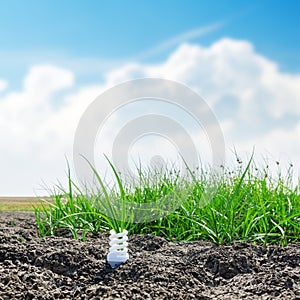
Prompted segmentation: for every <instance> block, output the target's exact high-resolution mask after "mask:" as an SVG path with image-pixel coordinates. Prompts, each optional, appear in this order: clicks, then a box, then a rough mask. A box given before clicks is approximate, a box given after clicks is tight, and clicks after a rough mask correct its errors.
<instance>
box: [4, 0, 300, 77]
mask: <svg viewBox="0 0 300 300" xmlns="http://www.w3.org/2000/svg"><path fill="white" fill-rule="evenodd" d="M0 4H1V9H0V37H1V43H0V45H1V48H0V50H1V52H0V55H1V56H2V58H1V64H2V66H1V69H0V75H1V76H5V75H8V76H9V77H10V78H13V77H14V76H15V74H14V70H15V71H17V72H18V71H23V72H24V68H26V67H28V64H30V63H32V62H35V63H36V62H45V61H63V60H68V59H69V60H71V58H73V59H75V58H89V59H91V58H93V59H98V60H99V61H100V62H102V63H103V65H106V64H107V63H108V62H111V63H114V62H115V61H116V60H127V59H138V58H139V57H140V54H142V53H143V52H147V51H148V50H149V49H152V48H153V47H155V46H157V45H159V44H161V43H164V42H165V41H166V40H168V39H171V38H173V37H174V36H177V35H180V34H182V33H185V32H188V31H190V30H193V29H195V28H199V27H202V26H207V25H211V24H216V23H218V24H220V27H219V28H218V29H216V30H215V31H213V32H211V33H210V34H207V35H205V36H200V37H198V38H197V37H195V38H193V39H191V40H192V41H193V42H201V44H203V45H208V44H210V43H212V42H213V41H214V40H216V39H219V38H221V37H224V36H230V37H232V38H236V39H247V40H250V41H251V42H252V43H253V44H254V45H255V48H256V49H257V51H258V52H260V53H262V54H264V55H266V56H268V57H269V58H271V59H273V60H275V61H277V62H278V63H279V64H280V67H281V68H282V70H288V71H291V72H297V71H299V69H300V58H299V52H300V34H299V31H300V29H299V27H300V25H299V18H298V16H299V11H300V3H299V1H295V0H294V1H293V0H291V1H287V2H285V3H283V2H282V1H279V0H275V1H270V0H269V1H266V0H261V1H260V0H256V1H224V0H220V1H216V0H212V1H176V0H175V1H174V0H173V1H169V0H164V1H159V2H158V1H122V0H119V1H115V0H112V1H91V0H90V1H87V2H82V1H69V0H66V1H58V0H54V1H33V0H27V1H17V0H11V1H5V0H1V1H0ZM176 46H177V45H173V47H172V45H170V47H167V49H163V50H162V51H159V52H156V53H153V54H152V55H150V56H148V57H145V58H144V60H146V61H159V60H161V59H163V58H165V57H166V56H167V55H168V54H169V53H170V51H171V50H173V49H174V48H175V47H176ZM6 55H7V56H8V58H6V59H5V56H6Z"/></svg>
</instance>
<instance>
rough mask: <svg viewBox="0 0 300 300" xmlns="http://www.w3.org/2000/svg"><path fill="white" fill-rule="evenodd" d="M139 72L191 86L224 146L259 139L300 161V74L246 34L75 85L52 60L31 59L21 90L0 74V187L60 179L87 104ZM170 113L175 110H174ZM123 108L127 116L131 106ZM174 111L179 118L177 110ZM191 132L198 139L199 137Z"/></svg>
mask: <svg viewBox="0 0 300 300" xmlns="http://www.w3.org/2000/svg"><path fill="white" fill-rule="evenodd" d="M142 77H159V78H166V79H171V80H175V81H179V82H181V83H183V84H185V85H187V86H189V87H191V88H192V89H194V90H196V91H197V92H198V93H199V94H200V95H201V96H202V97H203V98H204V99H205V100H206V101H207V103H208V104H209V105H210V107H211V108H212V109H213V111H214V112H215V114H216V116H217V118H218V120H219V122H220V124H221V126H222V128H223V132H224V136H225V140H226V146H227V149H232V147H233V146H235V147H236V148H237V149H241V150H242V151H247V152H248V153H250V152H251V151H252V147H253V146H256V152H259V153H263V152H265V153H271V155H272V156H273V157H274V159H280V158H281V157H286V158H287V159H288V160H290V161H293V162H294V163H295V164H297V163H298V164H299V163H300V160H299V158H298V153H299V151H300V106H299V101H300V99H299V95H300V74H288V73H283V72H281V70H280V67H279V66H278V65H277V64H276V62H273V61H271V60H270V59H268V58H267V57H264V56H263V55H261V54H259V53H257V51H256V50H255V48H254V46H253V45H252V44H251V43H250V42H249V41H240V40H233V39H229V38H224V39H221V40H219V41H216V42H215V43H213V44H212V45H211V46H209V47H203V46H201V45H196V44H188V43H184V44H182V45H180V46H179V47H178V48H177V49H176V50H175V51H174V52H173V53H171V54H170V56H169V57H168V59H167V60H166V61H163V62H161V63H157V64H141V63H137V62H136V63H128V64H124V65H123V66H120V67H119V68H115V69H113V70H111V71H109V72H107V73H106V74H103V78H104V81H103V82H99V84H93V85H92V84H91V85H88V84H81V85H78V84H75V74H73V72H72V71H71V70H66V69H63V68H61V67H59V66H54V65H51V64H48V65H37V66H32V68H31V69H30V70H29V71H28V73H27V74H26V76H25V78H24V80H23V86H22V89H21V90H17V91H14V90H10V89H9V88H8V84H7V82H6V81H5V80H3V79H1V80H0V115H1V119H0V136H1V148H0V165H1V168H2V170H5V171H2V172H1V174H0V181H1V185H0V194H3V195H4V194H11V195H13V194H15V195H16V194H32V189H33V188H36V187H37V185H38V183H39V182H40V180H41V179H43V180H45V181H46V182H53V181H55V178H63V177H64V170H65V168H64V166H65V161H64V159H65V158H64V155H65V154H66V155H67V156H69V157H71V153H72V143H73V137H74V133H75V130H76V126H77V124H78V122H79V119H80V117H81V115H82V113H83V112H84V110H85V109H86V107H87V106H88V105H89V104H90V103H91V102H92V101H93V100H94V99H95V97H97V96H98V95H99V94H100V93H101V92H103V91H104V90H106V89H107V88H109V87H112V86H113V85H115V84H117V83H121V82H123V81H127V80H130V79H135V78H142ZM196 105H197V103H195V106H196ZM143 111H144V112H145V111H146V110H145V108H141V109H140V112H141V114H142V112H143ZM167 113H168V114H170V115H172V111H171V109H170V110H168V112H167ZM125 115H126V116H127V117H126V116H125V117H124V118H125V120H126V118H127V120H129V119H130V118H131V115H130V112H129V111H128V110H127V111H126V110H125ZM173 117H174V118H175V119H176V118H178V113H177V112H176V111H174V112H173ZM124 118H123V120H121V119H122V118H121V116H117V117H116V116H115V118H113V117H112V119H111V120H112V121H111V123H110V128H109V130H107V131H106V133H105V134H104V136H103V137H104V140H101V141H100V142H98V145H100V146H99V147H102V149H105V150H107V149H108V148H109V145H110V144H109V143H110V142H111V141H112V140H113V137H114V136H115V135H116V134H117V132H118V130H119V129H118V126H119V127H120V126H123V125H122V124H124ZM182 120H184V119H182ZM122 122H123V123H122ZM187 126H189V125H187ZM191 131H192V135H193V136H194V138H195V139H196V140H197V136H198V137H199V136H202V133H197V132H195V131H193V129H191ZM109 138H110V139H111V140H110V141H109ZM139 147H140V145H139ZM205 147H206V146H205ZM157 148H158V146H157V145H156V149H157ZM100 152H102V150H100ZM103 152H104V151H103ZM164 153H167V152H164ZM259 153H257V155H259Z"/></svg>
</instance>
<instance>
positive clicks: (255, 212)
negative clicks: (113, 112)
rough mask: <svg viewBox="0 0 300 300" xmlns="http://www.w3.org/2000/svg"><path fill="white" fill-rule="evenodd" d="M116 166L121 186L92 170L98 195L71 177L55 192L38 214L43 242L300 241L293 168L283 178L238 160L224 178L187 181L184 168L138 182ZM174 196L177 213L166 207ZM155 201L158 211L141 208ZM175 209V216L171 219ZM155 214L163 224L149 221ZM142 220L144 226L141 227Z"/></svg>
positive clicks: (210, 175) (194, 175)
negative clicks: (112, 236)
mask: <svg viewBox="0 0 300 300" xmlns="http://www.w3.org/2000/svg"><path fill="white" fill-rule="evenodd" d="M108 162H109V161H108ZM87 163H88V162H87ZM109 164H110V166H111V168H112V170H113V172H114V175H115V178H116V186H114V187H112V188H108V185H106V184H105V183H104V181H103V180H102V179H101V178H100V176H99V175H98V173H97V172H96V170H95V169H94V168H93V166H91V165H90V167H91V170H92V171H93V172H94V175H95V178H96V179H97V182H98V185H99V186H98V188H97V189H96V191H93V192H91V191H88V189H85V191H83V190H82V189H80V188H79V187H78V186H77V185H76V184H75V183H74V182H73V181H72V179H71V175H70V171H69V173H68V190H67V191H65V190H64V189H63V188H61V186H57V187H56V188H55V189H54V190H53V191H51V194H52V200H51V201H49V202H45V203H42V204H41V205H40V206H38V207H36V208H35V214H36V218H37V224H38V228H39V230H40V233H41V235H42V236H45V235H58V234H62V233H64V232H71V233H72V234H73V236H74V238H78V237H79V233H80V236H82V238H85V235H86V233H87V232H92V233H94V234H97V233H98V232H101V231H104V232H108V231H109V230H110V229H112V228H113V229H114V230H115V231H116V232H119V231H120V230H122V229H127V230H128V231H129V233H130V234H133V233H139V234H145V233H148V234H152V235H156V236H163V237H166V238H167V239H169V240H170V241H182V240H185V241H192V240H208V241H212V242H214V243H216V244H218V245H220V244H231V243H234V242H237V241H244V242H252V243H259V244H268V243H278V244H280V245H283V246H284V245H286V244H287V243H289V242H294V241H299V239H300V195H299V190H300V188H299V183H298V184H297V185H296V186H293V184H292V176H293V174H292V166H290V167H289V169H288V171H287V172H286V174H285V175H283V174H281V173H280V172H278V174H277V175H276V176H271V175H270V172H269V169H268V167H267V166H266V167H265V168H258V167H256V165H255V164H254V162H253V161H252V159H251V160H250V161H249V163H248V164H247V165H245V166H244V165H243V164H242V163H241V162H240V161H239V160H238V165H237V167H236V168H235V169H234V170H229V169H227V168H225V167H220V172H219V173H218V174H215V173H214V172H212V171H209V170H202V169H200V170H197V171H196V172H192V171H191V170H189V169H188V175H187V176H185V177H181V176H180V172H178V171H176V170H164V171H162V170H161V171H156V172H150V171H149V170H144V171H141V170H139V172H138V173H139V178H138V180H137V181H136V182H135V184H133V183H132V182H130V181H129V182H126V181H125V180H124V179H122V178H121V176H120V175H119V174H118V172H117V171H116V169H115V168H114V166H113V165H112V164H111V163H110V162H109ZM170 197H172V199H173V204H174V207H172V205H171V207H170V204H172V203H170V202H166V201H164V199H165V200H166V199H169V198H170ZM162 200H163V201H162ZM153 202H155V204H156V206H157V210H156V211H154V210H153V208H152V210H151V211H150V210H148V211H147V210H146V211H143V210H142V208H140V206H139V205H140V204H143V205H145V203H153ZM168 205H169V206H168ZM132 207H135V209H133V208H132ZM175 208H176V210H175ZM168 210H169V211H171V213H170V214H168V215H166V212H167V211H168ZM149 214H154V215H156V216H157V219H156V220H152V221H150V222H147V221H146V219H145V221H144V219H143V218H146V217H149ZM137 216H139V218H140V219H139V221H140V222H139V223H135V222H134V221H136V218H137Z"/></svg>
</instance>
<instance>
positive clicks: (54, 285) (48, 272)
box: [0, 213, 300, 300]
mask: <svg viewBox="0 0 300 300" xmlns="http://www.w3.org/2000/svg"><path fill="white" fill-rule="evenodd" d="M299 246H300V243H297V244H290V245H288V246H287V247H285V248H280V247H277V246H269V247H267V248H263V247H259V246H253V245H250V244H244V243H240V244H236V245H233V246H221V247H217V246H215V245H214V244H211V243H208V242H202V241H199V242H189V243H186V242H184V243H183V242H180V243H170V242H168V241H166V240H165V239H163V238H160V237H153V236H149V235H134V236H131V237H130V239H129V248H130V249H129V253H130V259H129V260H128V261H127V262H126V263H124V264H123V265H121V266H120V267H119V268H117V269H114V270H112V269H111V268H110V267H109V266H108V265H107V263H106V260H105V258H106V254H107V251H108V234H99V235H98V236H96V237H95V236H88V237H87V241H86V242H82V241H79V240H73V239H72V238H71V237H69V236H65V237H47V238H44V239H43V240H41V239H40V238H39V235H38V232H37V229H36V226H35V218H34V215H33V214H32V213H0V299H1V300H2V299H9V300H11V299H25V300H31V299H177V300H178V299H300V249H299Z"/></svg>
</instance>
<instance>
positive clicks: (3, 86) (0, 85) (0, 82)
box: [0, 79, 7, 93]
mask: <svg viewBox="0 0 300 300" xmlns="http://www.w3.org/2000/svg"><path fill="white" fill-rule="evenodd" d="M6 87H7V82H6V81H5V80H2V79H0V93H1V92H2V91H4V90H5V89H6Z"/></svg>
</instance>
